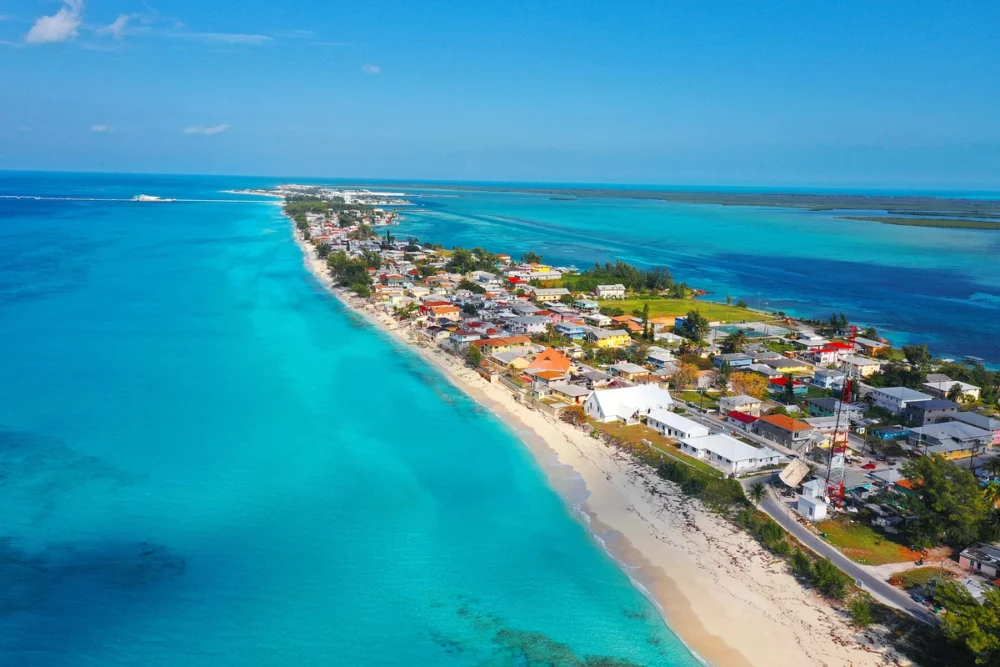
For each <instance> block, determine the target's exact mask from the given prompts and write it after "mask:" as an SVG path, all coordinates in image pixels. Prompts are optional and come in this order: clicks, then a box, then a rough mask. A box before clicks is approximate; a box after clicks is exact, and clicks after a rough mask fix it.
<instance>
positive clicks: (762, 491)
mask: <svg viewBox="0 0 1000 667" xmlns="http://www.w3.org/2000/svg"><path fill="white" fill-rule="evenodd" d="M747 497H748V498H749V499H750V502H752V503H753V504H754V506H757V505H760V501H762V500H764V498H766V497H767V487H766V486H764V482H754V483H753V484H751V485H750V488H749V489H748V490H747Z"/></svg>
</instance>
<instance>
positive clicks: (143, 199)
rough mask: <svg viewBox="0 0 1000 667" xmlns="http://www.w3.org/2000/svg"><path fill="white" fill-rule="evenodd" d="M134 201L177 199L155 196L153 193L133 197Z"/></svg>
mask: <svg viewBox="0 0 1000 667" xmlns="http://www.w3.org/2000/svg"><path fill="white" fill-rule="evenodd" d="M132 201H161V202H166V201H177V200H176V199H164V198H163V197H155V196H153V195H136V196H134V197H132Z"/></svg>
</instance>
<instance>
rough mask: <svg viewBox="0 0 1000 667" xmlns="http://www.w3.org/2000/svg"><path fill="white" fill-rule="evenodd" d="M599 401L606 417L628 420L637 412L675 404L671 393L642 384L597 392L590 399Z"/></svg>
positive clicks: (653, 385)
mask: <svg viewBox="0 0 1000 667" xmlns="http://www.w3.org/2000/svg"><path fill="white" fill-rule="evenodd" d="M588 400H593V401H597V404H598V405H599V406H600V409H601V412H602V413H604V415H605V416H606V417H624V418H625V419H628V418H629V417H631V416H632V415H633V414H635V413H636V412H643V413H645V412H649V411H650V410H655V409H657V408H661V409H666V408H669V407H670V406H671V405H673V404H674V399H673V398H671V397H670V392H669V391H667V390H666V389H663V388H661V387H658V386H656V385H655V384H642V385H639V386H636V387H623V388H621V389H602V390H600V391H595V392H594V394H593V395H592V396H591V397H590V398H589V399H588Z"/></svg>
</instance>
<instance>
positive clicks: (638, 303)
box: [601, 297, 770, 322]
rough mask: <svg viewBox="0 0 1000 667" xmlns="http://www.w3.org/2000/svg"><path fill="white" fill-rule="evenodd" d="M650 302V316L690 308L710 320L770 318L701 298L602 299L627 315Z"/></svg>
mask: <svg viewBox="0 0 1000 667" xmlns="http://www.w3.org/2000/svg"><path fill="white" fill-rule="evenodd" d="M647 303H648V304H649V316H650V317H661V316H664V315H687V313H688V311H689V310H698V311H701V314H702V315H704V316H705V317H706V318H707V319H708V320H710V321H712V322H714V321H716V320H719V321H721V322H756V321H760V320H761V319H770V317H768V316H767V315H764V314H762V313H758V312H755V311H752V310H749V309H748V308H737V307H736V306H727V305H726V304H724V303H715V302H713V301H703V300H701V299H671V298H667V297H650V298H647V299H621V300H614V299H611V300H605V301H601V305H602V306H617V307H618V308H621V309H622V310H624V311H625V314H626V315H629V314H631V313H632V311H633V310H638V311H640V312H641V311H642V307H643V305H644V304H647Z"/></svg>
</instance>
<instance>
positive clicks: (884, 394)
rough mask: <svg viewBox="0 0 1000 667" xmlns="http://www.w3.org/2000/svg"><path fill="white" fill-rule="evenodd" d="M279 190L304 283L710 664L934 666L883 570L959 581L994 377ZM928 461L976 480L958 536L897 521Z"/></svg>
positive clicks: (936, 642) (632, 272)
mask: <svg viewBox="0 0 1000 667" xmlns="http://www.w3.org/2000/svg"><path fill="white" fill-rule="evenodd" d="M260 194H264V193H260ZM282 196H283V199H284V202H285V203H284V212H285V214H286V215H287V216H288V217H289V218H290V219H291V220H292V221H293V223H294V228H293V230H294V236H295V239H296V240H297V242H298V243H299V245H300V246H301V248H302V250H303V252H304V254H305V259H306V264H307V266H308V267H309V269H310V270H311V271H312V272H313V274H314V275H315V276H316V278H317V279H318V280H319V281H320V282H322V283H323V284H324V285H325V286H327V287H328V288H329V289H330V291H331V292H332V293H333V294H334V295H335V296H336V297H337V298H338V299H339V300H340V301H341V302H342V303H344V304H345V305H346V306H347V307H348V308H349V309H350V310H351V311H352V312H354V313H357V314H358V315H359V316H360V317H362V318H364V319H365V320H366V321H367V322H369V323H371V324H372V325H373V326H374V327H376V328H377V329H378V330H380V331H384V332H386V333H387V334H388V335H390V336H392V337H393V339H394V340H396V341H398V342H399V343H400V344H401V345H403V346H405V347H406V348H407V349H410V350H412V351H413V352H415V353H416V354H418V355H419V356H420V357H421V358H423V359H424V360H425V361H426V362H427V363H429V364H431V365H433V366H435V367H436V368H437V369H439V370H440V371H441V372H442V374H443V375H445V376H446V377H447V378H449V379H450V380H451V381H452V382H453V383H454V385H455V386H456V387H458V388H459V389H461V390H462V391H464V392H466V393H467V394H468V395H469V396H471V397H472V398H473V399H475V400H476V401H478V402H479V403H480V404H481V405H483V406H484V407H485V408H487V409H489V410H491V411H492V412H493V413H494V414H495V415H496V416H497V417H499V418H500V419H502V420H503V421H504V422H505V423H506V424H507V425H508V426H509V427H510V428H511V429H512V430H514V431H515V432H516V433H517V434H518V435H519V436H520V437H521V439H522V440H523V441H524V442H525V444H526V445H527V446H528V447H529V448H530V449H531V451H532V452H533V453H534V454H535V455H536V458H537V460H538V462H539V465H540V466H541V467H542V468H543V469H544V470H545V472H546V473H547V474H548V475H549V479H550V482H551V484H552V486H553V487H554V488H555V489H556V490H557V491H558V492H559V493H560V494H561V495H562V496H563V498H564V499H565V500H566V502H567V505H568V506H569V507H571V508H572V509H573V510H574V511H578V512H579V513H580V514H581V517H582V519H583V521H584V523H585V524H586V525H587V526H588V528H589V529H590V530H591V532H592V533H593V534H594V536H595V538H596V540H597V541H598V543H599V544H601V545H602V546H603V547H604V548H606V549H607V551H608V552H609V553H610V554H611V555H612V557H614V558H615V559H616V560H617V561H618V562H619V563H621V564H622V566H623V567H624V568H625V570H626V571H627V572H628V573H629V575H630V576H631V577H632V578H633V579H634V580H635V581H636V583H637V585H639V586H640V587H641V588H642V589H643V590H644V591H646V592H647V593H648V595H649V596H650V598H651V599H652V600H653V601H654V602H655V603H656V604H657V605H658V607H659V608H660V609H661V611H662V613H663V615H664V618H665V619H666V621H667V622H668V624H669V625H670V627H671V628H672V629H673V630H674V631H675V632H677V633H678V635H679V636H680V637H681V638H682V639H683V640H684V641H685V642H686V643H687V644H688V645H689V646H690V647H691V648H692V650H694V651H695V652H696V653H697V654H699V655H700V656H702V657H703V658H705V659H706V660H708V661H709V663H711V664H713V665H719V666H726V665H739V666H743V665H805V664H819V665H843V664H853V665H856V666H857V665H888V664H906V663H907V662H908V660H909V658H908V657H907V656H914V655H920V656H922V659H921V660H920V664H926V665H933V664H938V663H934V662H928V660H929V657H928V656H933V655H934V654H935V652H940V651H944V652H947V651H951V650H953V646H952V642H955V641H958V639H957V638H956V636H953V635H952V634H948V632H949V631H948V630H947V628H948V626H947V623H946V624H945V630H944V631H940V630H937V629H934V628H936V619H934V617H933V615H932V613H931V611H930V610H929V609H928V608H927V607H926V606H925V605H924V604H923V600H924V597H923V596H922V595H918V594H917V593H914V594H913V595H914V596H915V597H911V596H910V595H909V594H908V593H906V592H904V591H903V590H901V588H909V587H910V584H909V583H908V582H914V583H913V585H914V586H925V585H926V584H927V582H928V581H930V580H931V579H934V581H938V582H939V583H940V586H941V587H942V588H941V590H942V591H944V590H945V589H946V587H947V586H952V587H955V590H962V591H964V590H965V589H964V588H959V587H958V586H957V584H955V583H953V582H955V581H958V580H965V579H969V580H972V579H974V577H973V576H972V575H971V574H970V573H969V572H968V571H967V570H963V567H968V565H967V563H968V561H967V560H963V559H962V558H958V557H957V551H953V549H955V545H956V544H961V545H962V546H963V547H966V546H967V547H973V546H974V544H975V542H976V539H977V538H978V537H979V536H980V535H982V537H983V538H985V537H986V536H987V535H986V530H987V528H986V527H987V525H988V524H989V516H988V515H989V512H990V511H991V510H990V509H989V507H987V505H986V504H985V503H986V501H985V500H984V499H985V498H986V497H987V496H986V495H985V492H984V494H983V497H982V498H980V492H979V487H978V486H977V481H976V479H975V478H974V477H973V476H972V473H970V472H969V471H968V470H967V469H966V470H963V469H962V468H961V467H960V464H961V463H962V462H963V461H965V462H966V463H967V462H968V461H967V460H968V459H969V458H970V457H971V458H972V459H973V461H972V463H973V465H966V468H974V467H975V466H974V463H975V461H974V459H975V457H976V456H977V455H978V456H980V457H983V456H984V454H986V453H987V450H989V449H990V447H991V446H992V444H993V443H996V442H1000V421H997V420H996V419H995V418H994V417H993V416H992V415H994V414H995V412H996V408H997V389H998V385H1000V376H998V374H995V373H992V372H990V371H988V370H986V369H985V368H983V367H982V365H981V364H979V363H978V362H977V361H975V360H970V361H968V362H952V361H942V360H934V359H932V358H931V357H930V355H929V354H927V351H926V347H924V346H909V347H905V348H903V349H902V350H895V349H893V348H892V347H891V346H890V345H889V344H888V343H887V342H886V341H884V340H882V339H881V338H880V337H879V336H878V333H877V332H876V331H874V330H873V329H871V328H870V327H869V328H864V329H863V330H861V331H859V330H858V329H857V327H852V326H851V325H850V324H849V323H848V321H847V318H846V316H844V315H843V314H834V315H833V316H831V318H830V320H829V321H823V322H807V321H801V320H795V319H792V318H789V317H785V316H783V315H779V314H775V313H767V312H761V311H756V310H753V309H751V308H750V307H748V304H746V303H742V302H737V303H731V302H729V303H715V302H709V301H705V300H703V299H701V298H699V297H698V292H697V290H694V289H692V288H691V287H689V286H687V285H685V284H684V283H678V282H675V281H674V279H673V277H672V275H671V274H670V272H669V270H667V269H666V268H664V267H659V268H653V269H648V270H643V269H638V268H636V267H633V266H630V265H628V264H625V263H623V262H616V263H607V264H604V265H595V266H593V267H591V268H588V269H585V270H578V269H576V268H575V267H558V266H551V265H548V264H545V263H544V258H542V257H540V256H538V255H537V254H535V253H531V252H529V253H526V254H525V255H524V256H523V257H521V258H513V257H510V256H509V255H505V254H503V253H496V252H494V251H492V250H488V249H485V248H473V249H463V248H453V249H445V248H442V247H440V246H438V245H435V244H433V243H428V242H421V241H419V240H418V239H415V238H397V237H396V236H394V234H393V229H394V226H393V225H394V224H395V223H396V222H398V220H399V217H398V213H397V212H396V211H395V209H394V207H393V206H390V205H386V204H385V202H384V201H383V200H379V199H374V200H372V199H366V200H365V201H359V200H357V199H352V195H350V194H349V193H348V191H340V190H336V189H325V188H313V187H311V186H308V187H307V186H285V190H284V194H283V195H282ZM391 197H394V198H395V197H405V195H402V194H401V193H392V194H391ZM859 334H860V335H859ZM935 411H937V412H935ZM942 411H943V412H942ZM938 412H940V413H941V414H940V415H938ZM931 414H933V415H934V417H932V418H929V417H928V415H931ZM917 423H919V424H920V425H919V426H918V425H915V424H917ZM568 469H569V470H571V471H572V472H571V473H570V474H567V472H568ZM835 469H836V470H837V471H839V472H838V473H837V474H839V475H841V477H840V480H839V482H838V483H839V487H838V488H839V489H840V493H841V494H842V495H841V496H839V497H831V495H832V492H831V491H830V489H832V488H833V487H832V486H829V484H830V479H831V475H832V474H833V472H834V470H835ZM997 469H998V470H1000V466H998V467H997ZM779 472H780V473H781V474H780V479H779V476H778V473H779ZM931 475H945V476H953V477H954V478H955V479H956V482H955V484H962V485H967V484H969V483H971V485H972V486H971V487H963V488H966V489H967V491H968V489H969V488H971V489H974V490H973V491H969V492H971V493H973V494H974V497H968V498H967V499H966V500H967V502H969V503H971V504H972V506H974V507H975V508H976V510H975V511H976V512H978V513H979V514H978V515H976V516H974V517H969V516H967V517H966V520H967V521H971V522H972V523H971V524H970V525H969V531H967V532H966V533H965V534H964V535H963V536H962V537H961V538H959V539H958V540H952V539H951V538H949V537H947V535H946V531H944V532H943V531H941V530H940V529H935V528H934V527H933V525H932V524H931V523H927V524H926V525H925V524H924V523H922V522H923V519H921V521H918V522H916V523H910V524H906V525H908V526H911V527H910V528H908V529H907V531H906V533H905V534H903V533H900V529H899V528H893V526H902V525H904V521H906V520H907V516H909V515H914V516H915V515H916V513H918V512H921V513H926V514H925V516H927V517H929V516H930V515H931V514H933V512H934V511H939V510H935V509H934V508H935V507H938V506H937V505H934V506H933V507H932V501H933V500H934V499H929V498H924V497H923V496H916V497H908V496H906V495H905V491H906V489H912V488H913V487H914V484H920V480H921V479H923V478H924V477H926V478H928V479H929V478H930V476H931ZM970 480H971V482H970ZM907 484H908V485H909V486H907ZM948 493H956V491H954V489H953V490H951V491H948ZM998 499H1000V496H998ZM923 502H926V503H927V505H926V506H924V505H922V504H921V503H923ZM868 506H874V507H878V508H880V509H879V510H878V511H877V512H876V511H874V510H866V511H865V513H864V514H861V513H859V511H858V509H857V508H858V507H868ZM849 507H854V508H855V509H854V514H853V515H852V514H851V513H850V512H849V511H848V509H849ZM881 508H888V509H881ZM993 511H995V510H993ZM793 513H794V516H797V517H799V518H798V520H793V519H792V516H793ZM935 520H936V521H939V522H941V524H948V525H951V524H952V523H954V522H955V521H957V519H956V517H952V516H938V517H937V518H936V519H935ZM890 528H892V530H889V529H890ZM949 530H950V528H949ZM872 535H875V536H877V539H873V538H872V537H871V536H872ZM859 544H860V545H861V546H859ZM910 547H919V548H917V549H912V548H910ZM953 553H954V554H956V557H955V559H954V560H952V559H951V558H950V556H951V555H952V554H953ZM962 554H963V557H964V555H965V551H963V552H962ZM925 559H933V560H934V565H935V567H933V568H927V567H920V566H921V565H923V563H924V562H925ZM927 570H932V571H933V572H934V573H940V574H939V575H938V577H937V578H934V577H933V576H930V577H928V576H927V572H926V571H927ZM900 582H902V583H900ZM947 590H951V589H947ZM955 595H959V593H955ZM941 599H943V598H941ZM941 604H944V603H943V602H942V603H941ZM973 604H978V603H973ZM968 608H969V607H963V609H968ZM957 609H958V608H957V607H956V610H957ZM953 613H956V614H957V613H958V611H955V612H953ZM927 622H930V623H931V626H929V627H928V626H925V625H924V623H927ZM970 650H971V649H970ZM940 664H947V663H940Z"/></svg>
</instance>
